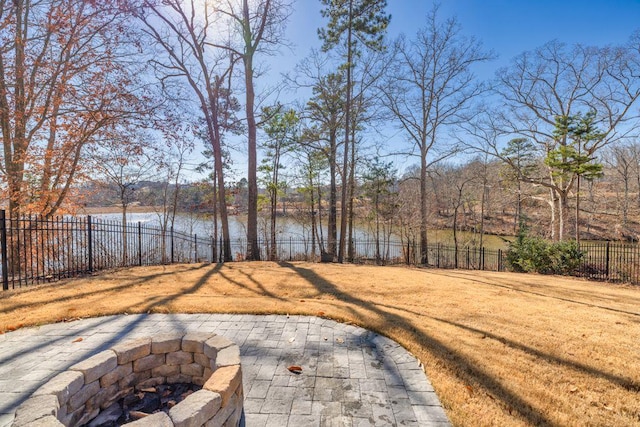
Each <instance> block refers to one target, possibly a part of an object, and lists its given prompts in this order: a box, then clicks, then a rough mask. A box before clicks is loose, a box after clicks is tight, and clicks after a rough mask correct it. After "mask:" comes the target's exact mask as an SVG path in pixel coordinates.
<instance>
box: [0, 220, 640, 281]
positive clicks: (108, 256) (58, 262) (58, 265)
mask: <svg viewBox="0 0 640 427" xmlns="http://www.w3.org/2000/svg"><path fill="white" fill-rule="evenodd" d="M229 243H230V246H231V252H232V257H233V259H234V260H236V261H242V260H244V259H245V258H246V248H247V244H246V240H245V239H242V238H238V239H234V240H232V241H230V242H229ZM269 245H270V244H269V242H268V241H267V240H264V241H260V242H259V245H258V246H259V247H260V250H261V254H260V257H261V259H268V258H269V254H271V253H272V251H271V248H270V246H269ZM221 247H222V242H221V241H219V242H216V241H214V239H212V238H211V237H209V236H198V235H197V234H188V233H183V232H180V231H177V230H173V229H167V230H164V229H162V228H160V227H156V226H149V225H146V224H142V223H140V222H137V223H128V224H126V225H123V224H122V222H120V221H108V220H97V219H95V218H92V217H90V216H88V217H55V218H42V217H39V216H26V217H20V218H9V217H7V216H6V215H5V211H0V252H1V255H2V260H1V261H2V263H1V265H0V268H1V273H2V287H3V289H4V290H7V289H14V288H19V287H23V286H28V285H33V284H38V283H46V282H51V281H56V280H59V279H62V278H67V277H73V276H79V275H84V274H88V273H92V272H95V271H100V270H106V269H111V268H117V267H130V266H145V265H159V264H170V263H191V262H221V261H222V259H221V253H220V251H219V248H221ZM580 248H581V250H582V252H583V254H584V256H583V258H582V259H581V264H580V267H579V269H578V270H577V271H576V272H575V274H576V275H578V276H583V277H587V278H591V279H597V280H610V281H620V282H630V283H635V284H638V283H640V246H638V245H636V244H628V243H617V242H600V243H582V244H581V246H580ZM320 252H321V251H320V248H319V247H318V245H317V244H315V245H314V244H313V243H312V241H311V240H310V239H300V238H289V239H279V240H278V241H277V242H276V251H275V254H276V260H279V261H285V260H287V261H302V260H304V261H320V260H321V258H322V257H321V256H320ZM348 261H349V262H353V263H360V264H361V263H367V264H380V265H393V264H406V265H418V264H420V265H423V266H427V267H433V268H459V269H469V270H488V271H504V270H506V269H508V265H507V262H506V252H505V251H503V250H500V249H497V250H492V249H487V248H477V247H459V248H455V247H453V246H445V245H442V244H436V245H429V246H428V248H427V253H426V262H425V263H421V259H420V251H419V247H418V245H416V242H414V241H410V242H407V241H401V240H386V241H383V242H378V243H376V241H375V240H356V241H353V257H352V258H351V259H348Z"/></svg>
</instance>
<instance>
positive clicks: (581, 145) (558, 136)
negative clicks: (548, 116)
mask: <svg viewBox="0 0 640 427" xmlns="http://www.w3.org/2000/svg"><path fill="white" fill-rule="evenodd" d="M595 120H596V113H595V111H589V112H588V113H587V114H585V115H584V116H583V115H582V114H576V115H574V116H557V117H556V125H555V129H554V131H553V136H554V139H555V140H556V141H558V142H559V145H558V146H557V147H556V148H554V149H553V150H549V152H548V153H547V157H546V159H545V161H544V162H545V164H546V165H547V166H549V167H550V168H551V170H552V173H553V174H554V176H556V177H563V176H571V175H578V176H582V177H583V178H585V179H587V180H591V179H595V178H599V177H601V176H602V164H600V163H597V162H596V159H595V157H593V155H592V153H593V151H594V146H596V145H597V144H599V143H601V142H602V140H603V139H604V137H605V135H604V133H602V132H600V131H599V130H598V128H597V126H596V124H595Z"/></svg>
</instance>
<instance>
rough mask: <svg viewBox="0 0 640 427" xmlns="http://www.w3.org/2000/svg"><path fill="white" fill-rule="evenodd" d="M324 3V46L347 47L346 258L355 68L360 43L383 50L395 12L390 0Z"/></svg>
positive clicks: (340, 254) (342, 239)
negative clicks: (389, 10)
mask: <svg viewBox="0 0 640 427" xmlns="http://www.w3.org/2000/svg"><path fill="white" fill-rule="evenodd" d="M320 1H321V2H322V4H323V6H324V9H323V10H322V16H323V17H324V18H328V19H329V22H328V23H327V27H326V28H320V29H319V30H318V35H319V37H320V40H322V42H323V45H322V49H323V50H324V51H329V50H331V49H334V48H336V47H338V46H341V47H344V51H345V56H346V58H345V59H346V63H345V64H344V67H345V68H346V76H347V82H346V89H347V93H346V100H345V124H344V126H345V132H344V147H343V154H344V161H343V165H342V172H343V173H342V203H341V209H340V241H339V247H338V262H343V261H344V252H345V240H346V239H345V236H346V231H347V195H348V182H347V177H348V176H349V149H350V143H352V141H350V140H349V138H350V135H351V104H352V90H353V83H352V71H353V64H354V58H356V57H357V56H358V53H359V51H358V44H360V45H362V46H364V47H365V48H367V49H373V50H382V49H383V48H384V43H383V40H384V34H385V32H386V29H387V26H388V25H389V21H390V20H391V15H388V14H386V13H385V9H386V7H387V2H386V0H320Z"/></svg>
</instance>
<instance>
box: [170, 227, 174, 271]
mask: <svg viewBox="0 0 640 427" xmlns="http://www.w3.org/2000/svg"><path fill="white" fill-rule="evenodd" d="M170 233H171V264H173V225H172V226H171V230H170Z"/></svg>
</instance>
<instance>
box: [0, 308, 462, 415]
mask: <svg viewBox="0 0 640 427" xmlns="http://www.w3.org/2000/svg"><path fill="white" fill-rule="evenodd" d="M173 332H179V333H182V332H205V333H215V334H218V335H221V336H224V337H226V338H228V339H230V340H232V341H234V342H235V343H236V344H238V346H239V347H240V352H241V360H242V371H243V385H244V393H245V402H244V409H245V424H246V426H247V427H253V426H258V427H259V426H278V427H281V426H296V427H297V426H323V427H324V426H425V427H429V426H449V425H450V424H449V421H448V419H447V416H446V415H445V413H444V411H443V409H442V407H441V405H440V401H439V400H438V398H437V396H436V395H435V393H434V391H433V388H432V387H431V383H430V382H429V380H428V379H427V377H426V376H425V374H424V372H423V371H422V369H421V368H420V366H419V363H418V361H417V360H416V359H415V357H413V356H412V355H411V354H409V353H408V352H407V351H406V350H405V349H404V348H402V347H401V346H400V345H399V344H397V343H396V342H395V341H392V340H390V339H388V338H386V337H383V336H380V335H377V334H375V333H373V332H371V331H367V330H365V329H362V328H358V327H355V326H352V325H345V324H341V323H338V322H335V321H332V320H327V319H322V318H317V317H309V316H279V315H268V316H258V315H238V314H236V315H230V314H150V315H119V316H106V317H100V318H94V319H85V320H78V321H74V322H69V323H57V324H51V325H44V326H40V327H34V328H24V329H20V330H17V331H14V332H10V333H6V334H4V335H0V427H1V426H8V425H10V424H11V422H12V420H13V415H14V413H15V410H16V408H17V407H18V406H19V405H20V403H21V402H23V401H24V400H25V399H26V398H27V397H28V396H29V395H31V393H33V392H34V391H35V390H36V389H37V388H38V387H40V386H41V385H42V384H43V383H44V382H46V381H47V380H48V379H49V378H51V377H53V376H54V375H56V374H57V373H59V372H60V371H64V370H66V369H67V368H68V367H70V366H71V365H73V364H75V363H78V362H80V361H81V360H83V359H84V358H87V357H90V356H92V355H94V354H96V353H98V352H100V351H102V350H105V349H107V348H109V347H111V346H113V345H114V344H116V343H118V342H122V341H126V340H131V339H134V338H141V337H148V336H155V335H157V334H159V333H162V334H167V333H173ZM79 338H82V340H79ZM236 357H237V356H236ZM290 365H298V366H301V367H302V373H301V374H299V375H296V374H293V373H291V372H289V371H288V370H287V367H288V366H290Z"/></svg>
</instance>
